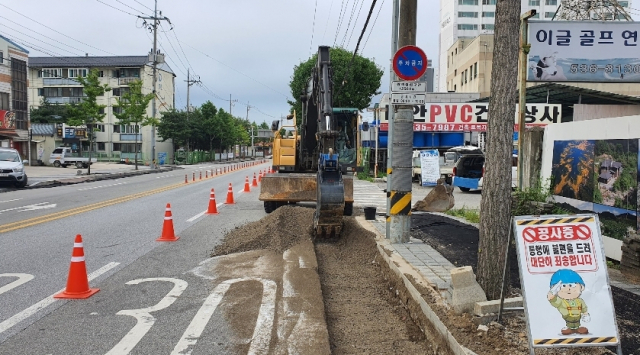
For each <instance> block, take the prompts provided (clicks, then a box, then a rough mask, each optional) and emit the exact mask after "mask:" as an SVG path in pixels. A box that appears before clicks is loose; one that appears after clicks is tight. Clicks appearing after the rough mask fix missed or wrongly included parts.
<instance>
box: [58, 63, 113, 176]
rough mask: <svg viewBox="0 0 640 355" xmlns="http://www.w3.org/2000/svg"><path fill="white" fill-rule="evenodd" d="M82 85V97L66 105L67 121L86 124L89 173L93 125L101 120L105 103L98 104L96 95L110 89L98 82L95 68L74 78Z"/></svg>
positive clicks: (74, 123) (88, 171) (88, 172)
mask: <svg viewBox="0 0 640 355" xmlns="http://www.w3.org/2000/svg"><path fill="white" fill-rule="evenodd" d="M76 80H77V81H78V82H79V83H80V84H81V85H82V86H83V94H84V97H83V98H82V101H80V103H78V104H77V105H66V108H67V112H68V114H69V119H68V120H67V123H68V124H70V125H72V126H82V125H85V126H87V130H88V133H89V164H88V169H87V174H91V146H92V145H93V126H94V125H95V124H96V123H99V122H102V120H103V119H104V116H105V113H104V109H105V108H106V107H107V105H100V104H98V100H97V98H98V96H102V95H104V93H105V92H107V91H111V88H110V87H109V85H107V84H100V78H99V76H98V70H97V69H91V70H90V71H89V74H88V75H87V77H86V78H84V77H81V76H79V77H78V78H77V79H76Z"/></svg>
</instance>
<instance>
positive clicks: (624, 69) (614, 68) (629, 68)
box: [571, 64, 640, 74]
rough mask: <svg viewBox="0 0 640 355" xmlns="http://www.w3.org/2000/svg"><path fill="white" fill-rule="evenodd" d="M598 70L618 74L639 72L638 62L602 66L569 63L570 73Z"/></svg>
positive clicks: (595, 71) (639, 65)
mask: <svg viewBox="0 0 640 355" xmlns="http://www.w3.org/2000/svg"><path fill="white" fill-rule="evenodd" d="M598 70H604V72H605V73H607V74H611V73H618V74H627V73H640V64H635V65H631V64H624V65H622V64H616V65H613V64H606V65H604V66H599V65H597V64H591V65H589V64H571V72H572V73H574V74H575V73H583V74H586V73H597V72H598Z"/></svg>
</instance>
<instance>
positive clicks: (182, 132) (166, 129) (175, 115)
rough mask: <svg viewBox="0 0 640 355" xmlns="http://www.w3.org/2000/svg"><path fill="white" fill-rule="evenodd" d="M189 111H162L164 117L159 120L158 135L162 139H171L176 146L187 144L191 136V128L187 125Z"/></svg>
mask: <svg viewBox="0 0 640 355" xmlns="http://www.w3.org/2000/svg"><path fill="white" fill-rule="evenodd" d="M186 122H187V112H186V111H177V110H175V109H173V110H171V111H164V112H162V118H161V119H160V122H158V125H157V128H158V136H159V137H160V138H162V141H163V142H164V141H166V140H168V139H171V140H172V141H173V143H174V146H185V145H186V143H187V140H188V139H189V137H191V129H190V127H189V126H188V125H187V123H186Z"/></svg>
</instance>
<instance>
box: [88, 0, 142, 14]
mask: <svg viewBox="0 0 640 355" xmlns="http://www.w3.org/2000/svg"><path fill="white" fill-rule="evenodd" d="M96 1H97V2H99V3H101V4H104V5H107V6H109V7H110V8H113V9H116V10H118V11H120V12H124V13H125V14H127V15H131V16H133V17H137V16H138V15H134V14H132V13H130V12H128V11H125V10H123V9H120V8H117V7H115V6H113V5H110V4H107V3H106V2H103V1H101V0H96Z"/></svg>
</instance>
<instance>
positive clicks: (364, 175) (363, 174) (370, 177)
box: [357, 171, 373, 182]
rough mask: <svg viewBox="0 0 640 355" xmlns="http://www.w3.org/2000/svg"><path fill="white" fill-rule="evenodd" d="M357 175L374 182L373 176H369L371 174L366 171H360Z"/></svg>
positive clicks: (359, 177) (361, 178)
mask: <svg viewBox="0 0 640 355" xmlns="http://www.w3.org/2000/svg"><path fill="white" fill-rule="evenodd" d="M357 176H358V180H365V181H369V182H373V177H372V176H369V174H367V173H365V172H364V171H361V172H359V173H358V175H357Z"/></svg>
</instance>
